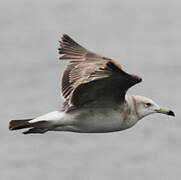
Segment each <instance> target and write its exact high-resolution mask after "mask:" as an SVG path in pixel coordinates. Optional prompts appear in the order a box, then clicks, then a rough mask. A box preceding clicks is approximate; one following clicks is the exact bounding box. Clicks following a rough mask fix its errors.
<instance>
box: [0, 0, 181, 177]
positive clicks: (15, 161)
mask: <svg viewBox="0 0 181 180" xmlns="http://www.w3.org/2000/svg"><path fill="white" fill-rule="evenodd" d="M180 19H181V1H180V0H172V1H169V0H152V1H146V0H121V1H116V0H112V1H109V0H104V1H103V0H102V1H97V0H92V1H83V0H76V1H73V0H59V1H58V0H51V1H43V0H39V1H32V0H13V1H7V0H6V1H5V0H4V1H2V0H1V1H0V25H1V26H0V63H1V64H0V82H1V85H0V89H1V101H0V109H1V121H0V179H2V180H24V179H26V180H31V179H34V180H35V179H37V180H41V179H43V180H49V179H61V180H64V179H65V180H71V179H76V180H94V179H95V180H97V179H99V180H100V179H101V180H108V179H114V180H119V179H122V180H128V179H129V180H132V179H134V180H145V179H147V180H153V179H154V180H162V179H164V180H167V179H172V180H176V179H180V178H181V115H180V107H181V105H180V92H181V84H180V83H181V60H180V57H181V49H180V47H181V46H180V45H181V20H180ZM63 33H67V34H69V35H71V36H72V37H73V38H74V39H75V40H77V41H78V42H80V43H81V44H83V45H84V46H85V47H86V48H88V49H90V50H92V51H95V52H97V53H99V54H101V55H104V56H108V57H111V58H113V59H115V60H117V61H118V62H119V63H120V64H121V65H122V66H123V68H124V69H125V70H126V71H128V72H131V73H136V74H138V75H140V76H141V77H143V82H142V83H141V84H139V85H137V86H135V87H134V88H132V89H130V90H129V92H128V93H129V94H140V95H144V96H148V97H150V98H152V99H153V100H155V101H156V102H157V103H158V104H160V105H161V106H164V107H169V108H171V109H173V110H174V111H175V112H176V115H177V116H176V117H175V118H172V117H169V116H165V115H160V114H157V115H152V116H148V117H146V118H144V119H143V120H141V121H140V122H139V123H138V124H137V125H136V126H135V127H133V128H131V129H129V130H126V131H122V132H117V133H110V134H91V135H89V134H73V133H68V132H57V133H53V132H51V133H46V134H44V135H29V136H25V135H22V134H21V132H10V131H8V121H9V120H11V119H17V118H29V117H30V118H31V117H36V116H39V115H42V114H44V113H48V112H50V111H53V110H56V109H59V108H60V105H61V103H62V101H63V100H62V98H61V97H60V76H61V73H62V71H63V68H64V67H65V65H66V62H60V61H58V53H57V48H58V40H59V39H60V36H61V35H62V34H63Z"/></svg>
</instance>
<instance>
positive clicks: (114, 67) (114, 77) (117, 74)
mask: <svg viewBox="0 0 181 180" xmlns="http://www.w3.org/2000/svg"><path fill="white" fill-rule="evenodd" d="M59 54H61V56H60V58H59V59H65V60H69V65H68V66H67V68H66V69H65V71H64V74H63V77H62V94H63V96H64V98H65V100H66V101H65V105H66V106H67V107H68V108H69V107H72V106H74V107H75V106H81V105H87V104H94V103H102V104H104V103H105V102H109V103H110V102H111V103H121V102H122V101H124V97H125V94H126V91H127V90H128V89H129V88H130V87H131V86H133V85H135V84H136V83H139V82H141V78H139V77H138V76H136V75H130V74H128V73H126V72H125V71H123V70H122V68H121V66H120V65H119V64H117V63H116V62H114V61H113V60H111V59H109V58H106V57H102V56H99V55H97V54H95V53H92V52H91V51H89V50H87V49H85V48H84V47H82V46H80V45H79V44H78V43H76V42H75V41H74V40H73V39H71V38H70V37H69V36H68V35H63V36H62V39H61V41H60V48H59Z"/></svg>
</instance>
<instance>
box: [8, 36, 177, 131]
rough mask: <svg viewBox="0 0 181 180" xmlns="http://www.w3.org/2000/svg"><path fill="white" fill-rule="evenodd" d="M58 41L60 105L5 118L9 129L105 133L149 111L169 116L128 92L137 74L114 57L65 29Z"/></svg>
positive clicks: (122, 127)
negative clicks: (87, 45) (22, 116)
mask: <svg viewBox="0 0 181 180" xmlns="http://www.w3.org/2000/svg"><path fill="white" fill-rule="evenodd" d="M59 43H60V46H59V48H58V52H59V54H60V57H59V59H60V60H61V61H62V60H66V61H68V65H67V67H66V69H65V70H64V72H63V76H62V82H61V86H62V87H61V93H62V96H63V97H64V103H63V105H62V107H61V108H60V109H59V110H55V111H52V112H50V113H47V114H45V115H41V116H38V117H36V118H31V119H19V120H11V121H10V122H9V130H20V129H26V131H24V132H23V134H36V133H39V134H43V133H46V132H48V131H69V132H76V133H108V132H115V131H122V130H125V129H128V128H131V127H133V126H134V125H135V124H136V123H137V122H139V121H140V119H142V118H144V117H145V116H147V115H150V114H154V113H162V114H166V115H170V116H175V114H174V112H173V111H172V110H170V109H167V108H161V107H160V106H159V105H157V104H156V103H155V102H154V101H153V100H151V99H149V98H147V97H143V96H138V95H128V94H127V91H128V90H129V88H131V87H132V86H134V85H136V84H138V83H140V82H141V81H142V78H140V77H139V76H137V75H134V74H130V73H127V72H126V71H124V70H123V68H122V66H121V65H120V64H118V63H117V62H116V61H114V60H112V59H110V58H107V57H104V56H100V55H98V54H96V53H93V52H92V51H89V50H88V49H86V48H84V47H83V46H81V45H80V44H79V43H77V42H76V41H75V40H73V39H72V38H71V37H70V36H68V35H67V34H63V35H62V37H61V40H60V41H59Z"/></svg>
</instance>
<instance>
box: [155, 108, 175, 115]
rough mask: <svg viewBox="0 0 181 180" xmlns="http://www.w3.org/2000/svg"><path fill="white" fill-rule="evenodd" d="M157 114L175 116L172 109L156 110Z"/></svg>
mask: <svg viewBox="0 0 181 180" xmlns="http://www.w3.org/2000/svg"><path fill="white" fill-rule="evenodd" d="M155 111H156V112H157V113H162V114H167V115H169V116H175V114H174V112H173V111H171V110H170V109H165V108H159V109H156V110H155Z"/></svg>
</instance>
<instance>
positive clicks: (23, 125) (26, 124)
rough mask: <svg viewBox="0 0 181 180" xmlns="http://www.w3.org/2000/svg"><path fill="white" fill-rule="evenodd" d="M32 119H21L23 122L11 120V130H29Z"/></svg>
mask: <svg viewBox="0 0 181 180" xmlns="http://www.w3.org/2000/svg"><path fill="white" fill-rule="evenodd" d="M30 120H32V119H21V120H11V121H10V122H9V130H18V129H23V128H29V127H31V126H30V123H29V121H30Z"/></svg>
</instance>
